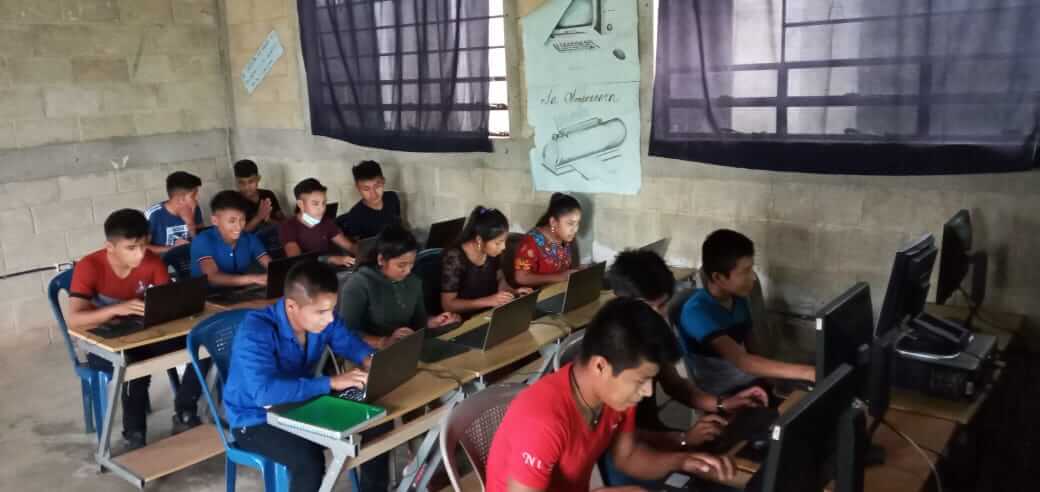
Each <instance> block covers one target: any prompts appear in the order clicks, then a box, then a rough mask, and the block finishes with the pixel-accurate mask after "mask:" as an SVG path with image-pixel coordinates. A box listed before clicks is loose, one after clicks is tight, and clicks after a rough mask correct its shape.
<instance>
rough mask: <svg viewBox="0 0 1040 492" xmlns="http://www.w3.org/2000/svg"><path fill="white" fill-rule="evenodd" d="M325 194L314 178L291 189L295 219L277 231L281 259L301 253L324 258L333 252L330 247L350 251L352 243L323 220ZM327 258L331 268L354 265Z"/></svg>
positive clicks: (348, 260) (340, 258)
mask: <svg viewBox="0 0 1040 492" xmlns="http://www.w3.org/2000/svg"><path fill="white" fill-rule="evenodd" d="M327 190H328V188H326V187H325V186H324V185H322V184H321V183H320V182H319V181H318V180H316V179H314V178H307V179H305V180H303V181H300V182H299V183H298V184H297V185H296V187H294V188H293V195H295V196H296V209H297V211H296V215H295V216H293V218H291V219H289V220H287V221H285V222H284V223H283V224H282V225H281V227H279V229H278V240H279V241H281V243H282V247H284V248H285V256H288V257H293V256H299V255H301V254H303V253H318V254H328V253H330V252H332V251H333V250H334V248H333V246H334V245H335V246H337V247H339V248H340V249H342V250H343V251H348V252H353V251H354V243H352V242H351V241H350V240H349V239H347V237H346V236H345V235H343V232H342V231H340V230H339V227H336V223H335V222H333V221H332V219H326V218H325V205H326V198H325V192H326V191H327ZM327 258H328V262H329V263H333V264H335V265H340V266H351V265H353V264H354V257H353V256H348V255H329V256H328V257H327Z"/></svg>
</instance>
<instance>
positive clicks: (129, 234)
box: [105, 208, 148, 241]
mask: <svg viewBox="0 0 1040 492" xmlns="http://www.w3.org/2000/svg"><path fill="white" fill-rule="evenodd" d="M143 237H148V219H146V218H144V214H143V213H141V211H140V210H135V209H132V208H124V209H122V210H116V211H115V212H112V213H110V214H108V218H107V219H105V239H107V240H109V241H115V240H116V239H141V238H143Z"/></svg>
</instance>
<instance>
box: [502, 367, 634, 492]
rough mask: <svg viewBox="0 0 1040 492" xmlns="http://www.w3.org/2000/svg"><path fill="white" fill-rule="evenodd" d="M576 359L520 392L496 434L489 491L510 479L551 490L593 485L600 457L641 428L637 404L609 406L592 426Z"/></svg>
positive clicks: (568, 490) (568, 491)
mask: <svg viewBox="0 0 1040 492" xmlns="http://www.w3.org/2000/svg"><path fill="white" fill-rule="evenodd" d="M571 368H572V365H571V364H567V365H566V366H564V367H562V368H560V370H559V371H556V372H555V373H553V374H550V375H548V376H545V377H543V378H541V379H539V380H538V382H536V383H534V384H533V385H531V387H530V388H527V389H525V390H524V391H522V392H520V394H519V395H517V396H516V399H514V400H513V402H512V403H511V404H510V405H509V409H508V410H507V411H506V416H505V418H504V419H503V420H502V425H501V426H499V428H498V431H497V432H496V433H495V440H494V441H493V442H492V444H491V453H490V454H489V455H488V464H487V492H506V490H507V489H508V487H507V485H508V483H509V480H510V479H512V480H514V481H516V482H518V483H520V484H522V485H525V486H527V487H531V488H534V489H540V490H546V491H561V492H572V491H581V492H585V491H587V490H589V478H590V477H591V476H592V467H593V466H594V465H595V464H596V460H598V459H599V458H600V456H603V453H604V451H606V450H607V448H608V447H610V444H611V443H612V442H614V437H615V436H616V435H617V433H619V432H633V431H635V407H632V408H630V409H628V410H626V411H624V412H617V411H614V410H613V409H611V408H610V407H607V406H605V405H604V406H603V414H602V416H601V417H600V421H599V425H598V426H597V427H596V428H595V429H592V428H591V427H589V424H588V423H587V421H586V420H585V418H584V417H582V415H581V412H580V411H579V410H578V406H577V405H576V404H575V400H574V396H573V393H572V392H571V385H570V373H571Z"/></svg>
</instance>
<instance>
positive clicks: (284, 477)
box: [188, 309, 290, 492]
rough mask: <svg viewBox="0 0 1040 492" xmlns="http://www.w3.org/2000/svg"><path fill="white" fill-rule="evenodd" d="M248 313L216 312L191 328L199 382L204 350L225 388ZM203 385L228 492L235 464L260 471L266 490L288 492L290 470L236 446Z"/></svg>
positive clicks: (231, 488)
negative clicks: (235, 343)
mask: <svg viewBox="0 0 1040 492" xmlns="http://www.w3.org/2000/svg"><path fill="white" fill-rule="evenodd" d="M248 312H249V311H248V310H246V309H234V310H231V311H225V312H223V313H217V314H215V315H213V316H210V317H208V318H206V319H204V320H202V321H200V322H199V323H198V324H196V325H195V327H194V328H192V330H191V333H188V355H190V356H191V366H192V367H193V368H195V375H196V376H198V377H199V381H200V382H201V381H205V380H206V378H205V377H204V376H203V374H202V370H201V369H200V368H199V347H205V348H206V351H207V352H209V356H210V360H211V361H212V362H213V365H214V366H216V368H217V384H218V385H220V386H223V384H224V381H225V378H226V377H227V371H228V363H229V362H230V359H231V342H232V341H233V340H234V339H235V332H236V331H237V330H238V325H240V324H241V323H242V319H243V318H245V316H246V313H248ZM201 386H202V394H203V396H205V397H206V403H207V405H208V406H209V411H210V414H211V415H212V416H213V421H214V422H216V423H217V425H216V427H217V432H218V433H219V434H220V441H221V442H223V443H224V456H225V458H224V472H225V476H226V481H227V490H228V492H233V491H234V490H235V477H236V475H237V473H236V472H237V469H236V466H235V465H245V466H248V467H252V468H255V469H257V470H260V473H261V475H262V476H263V479H264V490H265V491H267V492H288V490H289V480H290V478H289V470H288V469H287V468H286V467H285V465H282V464H279V463H275V462H274V461H272V460H270V459H268V458H266V457H264V456H261V455H259V454H256V453H251V452H248V451H244V450H241V449H239V448H238V447H236V446H235V444H234V441H232V440H230V439H229V437H228V434H226V433H225V426H226V421H225V420H224V419H223V418H221V415H220V413H219V411H218V410H217V408H218V407H217V405H216V402H215V401H214V400H213V395H212V394H211V393H210V390H209V386H207V385H206V384H205V383H203V384H202V385H201Z"/></svg>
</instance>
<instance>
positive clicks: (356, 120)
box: [298, 0, 491, 152]
mask: <svg viewBox="0 0 1040 492" xmlns="http://www.w3.org/2000/svg"><path fill="white" fill-rule="evenodd" d="M298 5H299V13H300V39H301V44H302V49H303V57H304V65H305V67H306V71H307V87H308V89H309V93H310V111H311V127H312V130H313V132H314V134H315V135H323V136H326V137H332V138H336V139H340V140H346V141H348V142H351V143H355V144H358V145H364V146H369V147H377V148H382V149H391V150H403V151H411V152H490V151H491V141H490V139H489V138H488V112H489V105H488V84H489V72H488V2H487V0H299V2H298Z"/></svg>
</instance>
